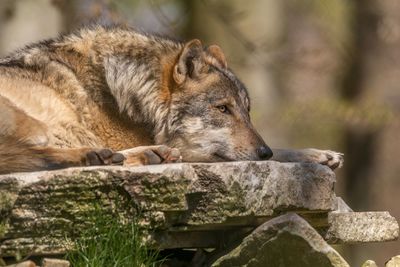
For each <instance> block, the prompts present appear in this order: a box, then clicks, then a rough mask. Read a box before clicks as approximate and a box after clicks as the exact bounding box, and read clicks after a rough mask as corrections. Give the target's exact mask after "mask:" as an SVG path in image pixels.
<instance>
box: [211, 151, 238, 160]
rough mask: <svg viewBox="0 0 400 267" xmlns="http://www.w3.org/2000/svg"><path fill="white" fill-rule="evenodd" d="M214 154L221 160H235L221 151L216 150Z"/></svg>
mask: <svg viewBox="0 0 400 267" xmlns="http://www.w3.org/2000/svg"><path fill="white" fill-rule="evenodd" d="M213 156H214V157H216V158H217V159H218V160H219V161H234V159H232V158H230V157H227V156H225V155H223V154H221V153H220V152H215V153H214V154H213Z"/></svg>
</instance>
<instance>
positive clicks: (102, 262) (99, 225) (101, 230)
mask: <svg viewBox="0 0 400 267" xmlns="http://www.w3.org/2000/svg"><path fill="white" fill-rule="evenodd" d="M91 217H92V218H90V222H93V226H92V227H89V228H88V229H86V230H83V231H81V234H80V237H79V238H77V239H76V240H75V242H74V247H75V249H74V250H73V251H70V252H69V253H68V254H67V255H66V259H67V260H69V261H70V262H71V265H72V266H73V267H102V266H107V267H112V266H115V267H117V266H118V267H128V266H129V267H155V266H160V265H161V260H158V252H157V251H151V250H149V249H148V248H147V247H146V246H145V245H144V244H143V242H142V234H141V232H140V231H139V230H138V229H139V227H138V225H137V222H136V221H134V222H130V223H121V222H120V221H119V220H118V219H117V218H116V217H115V216H113V215H110V214H104V213H102V212H99V211H96V212H94V213H93V216H91Z"/></svg>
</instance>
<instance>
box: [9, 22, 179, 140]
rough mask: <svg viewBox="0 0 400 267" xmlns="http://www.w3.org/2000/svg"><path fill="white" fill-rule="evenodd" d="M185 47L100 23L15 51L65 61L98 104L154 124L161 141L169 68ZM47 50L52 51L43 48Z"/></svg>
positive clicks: (42, 60) (37, 60) (45, 61)
mask: <svg viewBox="0 0 400 267" xmlns="http://www.w3.org/2000/svg"><path fill="white" fill-rule="evenodd" d="M181 49H182V44H181V43H178V42H175V41H171V40H168V39H164V38H160V37H157V36H152V35H150V36H148V35H144V34H141V33H138V32H134V31H131V30H124V29H119V28H113V29H106V28H103V27H96V28H94V29H83V30H80V31H79V32H77V33H75V34H71V35H66V36H63V37H60V38H59V39H56V40H53V41H50V42H49V43H43V44H40V45H38V46H32V47H28V48H27V49H25V50H21V51H20V52H19V53H16V54H15V55H14V56H22V58H24V59H25V60H24V61H25V63H27V58H26V57H27V56H24V51H25V52H26V55H29V57H30V58H29V59H28V61H34V62H35V63H36V64H38V63H40V64H41V65H44V64H48V62H49V61H57V62H59V63H61V64H65V65H66V66H67V67H68V68H69V69H71V70H72V71H73V72H74V73H75V75H76V77H77V79H78V81H79V82H80V83H81V84H82V86H83V88H84V89H85V90H86V91H88V93H89V94H91V98H92V99H94V101H95V102H97V103H96V104H98V105H99V106H102V105H110V104H111V105H115V104H116V105H118V108H119V111H120V113H121V114H122V115H124V116H128V117H129V118H130V119H131V120H132V122H133V123H144V124H148V125H152V127H153V135H154V137H155V141H156V142H157V140H161V139H162V138H163V137H162V136H163V133H164V132H166V131H167V129H166V127H167V121H168V120H167V116H168V112H169V102H170V88H169V86H170V84H169V83H170V82H169V77H168V76H169V75H168V73H170V72H171V69H172V67H173V64H174V62H175V61H176V58H177V56H178V54H179V53H180V50H181ZM33 50H37V52H38V53H37V54H38V57H37V58H34V56H32V55H34V53H32V51H33ZM43 50H47V52H48V53H41V52H40V51H43ZM43 55H45V56H43ZM46 55H48V58H45V57H46ZM157 143H158V142H157Z"/></svg>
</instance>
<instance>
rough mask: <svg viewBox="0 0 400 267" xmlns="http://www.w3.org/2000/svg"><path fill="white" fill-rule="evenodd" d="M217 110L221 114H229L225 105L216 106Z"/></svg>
mask: <svg viewBox="0 0 400 267" xmlns="http://www.w3.org/2000/svg"><path fill="white" fill-rule="evenodd" d="M217 108H218V110H219V111H221V112H222V113H229V110H228V107H227V106H225V105H220V106H217Z"/></svg>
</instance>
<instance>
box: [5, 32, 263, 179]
mask: <svg viewBox="0 0 400 267" xmlns="http://www.w3.org/2000/svg"><path fill="white" fill-rule="evenodd" d="M191 45H192V46H190V45H188V43H184V42H178V41H174V40H171V39H168V38H164V37H159V36H155V35H149V34H144V33H140V32H137V31H134V30H131V29H125V28H120V27H112V28H106V27H101V26H96V27H92V28H85V29H81V30H79V31H77V32H75V33H72V34H69V35H64V36H60V37H59V38H56V39H52V40H47V41H44V42H41V43H37V44H33V45H30V46H27V47H25V48H23V49H21V50H18V51H16V52H15V53H13V54H11V55H9V56H8V57H6V58H4V59H1V60H0V100H1V102H2V103H3V104H2V105H0V153H2V151H3V153H4V151H5V150H7V151H8V152H7V153H8V155H11V156H10V157H8V160H7V161H3V164H0V165H1V166H0V171H1V168H2V166H5V165H8V166H13V164H12V163H13V160H14V161H15V160H16V158H18V156H20V155H14V154H13V146H15V145H13V144H18V145H19V146H22V145H24V144H26V145H27V144H29V145H30V146H40V147H42V148H81V147H109V148H112V149H115V150H120V149H127V148H130V147H135V146H139V145H154V144H167V145H169V146H172V147H176V148H179V149H180V151H181V153H182V155H183V160H184V161H220V160H249V159H258V156H257V153H256V149H257V147H259V146H261V145H265V144H264V142H263V140H262V139H261V138H260V137H259V135H258V134H257V132H256V131H255V130H254V127H253V126H252V124H251V122H250V117H249V110H250V101H249V97H248V93H247V91H246V89H245V87H244V86H243V84H242V83H241V82H240V81H239V80H238V79H237V78H236V76H235V75H234V74H233V73H232V71H231V70H229V69H228V68H226V62H225V59H224V56H223V54H222V52H221V51H220V49H219V48H218V47H217V46H213V47H212V49H208V50H207V48H206V47H203V46H202V45H199V41H197V40H195V42H192V44H191ZM185 49H186V50H185ZM183 51H186V52H185V53H186V54H185V53H184V52H183ZM184 54H185V55H186V56H188V57H183V55H184ZM190 60H191V62H189V61H190ZM179 64H180V65H179ZM178 65H179V66H178ZM182 66H183V67H184V68H186V67H187V73H186V74H185V75H186V76H182V74H181V73H177V72H176V71H177V68H178V67H180V68H182ZM179 75H180V76H179ZM177 77H180V78H179V79H177ZM221 105H226V106H227V107H228V108H229V112H228V113H223V112H221V111H220V109H218V107H219V106H221ZM6 111H7V112H6ZM5 140H7V142H6V141H5ZM10 140H12V141H10ZM15 151H16V153H17V151H19V150H17V149H16V150H15ZM43 153H44V155H46V151H44V152H43ZM65 153H68V152H67V151H65ZM44 157H45V156H44ZM35 160H37V159H36V158H35V156H34V155H30V156H26V157H22V158H20V159H18V164H22V162H24V161H32V162H33V161H35ZM41 162H42V161H41ZM37 164H39V165H40V164H42V163H37ZM43 164H44V163H43ZM14 165H17V164H14Z"/></svg>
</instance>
